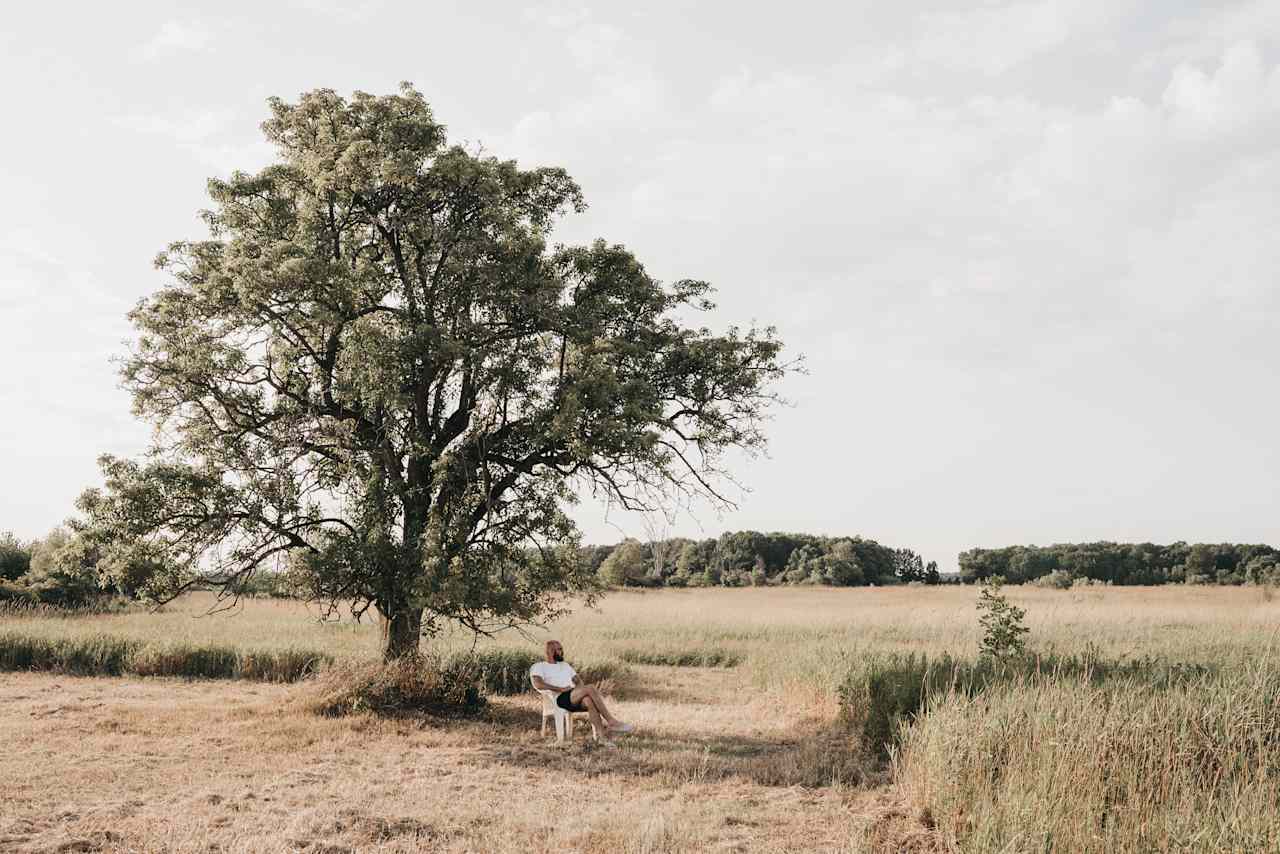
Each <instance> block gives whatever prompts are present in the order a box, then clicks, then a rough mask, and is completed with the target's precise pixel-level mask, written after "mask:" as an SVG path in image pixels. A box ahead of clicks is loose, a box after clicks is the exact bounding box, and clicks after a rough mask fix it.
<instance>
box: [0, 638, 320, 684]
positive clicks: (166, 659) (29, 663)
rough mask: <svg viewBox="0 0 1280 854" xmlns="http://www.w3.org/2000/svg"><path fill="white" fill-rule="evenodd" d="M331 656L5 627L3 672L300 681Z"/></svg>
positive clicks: (0, 649) (0, 647)
mask: <svg viewBox="0 0 1280 854" xmlns="http://www.w3.org/2000/svg"><path fill="white" fill-rule="evenodd" d="M332 661H333V656H331V655H328V654H327V653H323V652H317V651H315V650H302V649H268V650H262V649H252V648H242V647H232V646H218V645H197V644H187V643H174V644H166V643H146V642H143V641H138V640H133V639H131V638H123V637H115V636H111V635H101V634H100V635H87V636H75V637H61V638H60V637H53V638H49V637H41V636H39V635H32V634H27V633H23V632H16V631H3V632H0V671H13V670H41V671H48V672H52V673H67V674H72V675H76V676H179V677H184V678H188V679H251V680H255V681H259V682H296V681H298V680H299V679H302V678H303V677H305V676H306V675H308V674H309V673H312V672H313V671H315V670H316V669H317V668H318V667H320V666H323V665H326V664H329V663H331V662H332Z"/></svg>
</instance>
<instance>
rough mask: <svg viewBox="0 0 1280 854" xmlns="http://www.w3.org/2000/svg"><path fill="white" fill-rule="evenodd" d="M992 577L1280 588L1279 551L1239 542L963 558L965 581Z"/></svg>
mask: <svg viewBox="0 0 1280 854" xmlns="http://www.w3.org/2000/svg"><path fill="white" fill-rule="evenodd" d="M993 575H1000V576H1003V577H1004V579H1005V580H1006V581H1008V582H1010V583H1012V584H1022V583H1025V582H1029V581H1037V580H1038V579H1046V580H1047V581H1049V582H1060V583H1061V584H1062V586H1066V585H1067V584H1069V583H1071V581H1072V580H1074V579H1088V580H1090V581H1094V582H1101V583H1109V584H1171V583H1186V584H1275V583H1280V550H1277V549H1275V548H1272V547H1271V546H1267V545H1241V544H1237V543H1218V544H1212V543H1196V544H1195V545H1188V544H1187V543H1183V542H1178V543H1173V544H1171V545H1167V546H1162V545H1156V544H1154V543H1107V542H1102V543H1062V544H1059V545H1053V546H1007V547H1005V548H1001V549H970V550H969V551H967V552H961V553H960V578H961V580H963V581H964V582H966V583H968V582H974V581H980V580H982V579H984V578H988V577H990V576H993ZM1042 583H1043V582H1042Z"/></svg>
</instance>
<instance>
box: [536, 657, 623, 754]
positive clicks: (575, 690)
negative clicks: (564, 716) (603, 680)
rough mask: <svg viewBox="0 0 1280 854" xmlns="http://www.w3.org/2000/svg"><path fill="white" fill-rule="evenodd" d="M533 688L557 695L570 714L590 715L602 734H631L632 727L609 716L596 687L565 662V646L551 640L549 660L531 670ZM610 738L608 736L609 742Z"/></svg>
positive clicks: (539, 663) (558, 702)
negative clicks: (587, 682)
mask: <svg viewBox="0 0 1280 854" xmlns="http://www.w3.org/2000/svg"><path fill="white" fill-rule="evenodd" d="M529 677H530V679H531V680H532V681H533V687H534V688H537V689H538V690H539V691H553V692H555V693H556V695H557V696H556V705H557V706H559V707H560V708H562V709H564V710H565V711H567V712H586V713H587V715H588V716H590V718H591V727H592V729H594V730H595V731H596V734H597V735H599V734H601V733H602V732H603V733H606V734H607V733H611V732H631V731H633V730H634V729H635V727H633V726H632V725H631V724H624V723H623V722H622V721H620V720H618V719H617V718H615V717H614V716H613V715H611V714H610V713H609V709H608V707H606V706H605V704H604V698H603V697H601V696H600V692H599V691H598V690H596V686H594V685H583V684H582V679H581V677H579V676H578V672H577V671H576V670H574V669H573V667H572V666H570V665H569V664H568V663H567V662H566V661H565V660H564V647H563V646H561V645H560V641H557V640H550V641H547V660H546V661H539V662H538V663H537V664H535V665H533V667H531V668H529ZM608 740H609V739H608V738H607V737H606V738H605V741H606V742H607V741H608Z"/></svg>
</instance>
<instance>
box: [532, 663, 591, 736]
mask: <svg viewBox="0 0 1280 854" xmlns="http://www.w3.org/2000/svg"><path fill="white" fill-rule="evenodd" d="M529 681H530V684H532V682H533V680H532V679H530V680H529ZM533 690H535V691H537V692H538V693H539V694H540V695H542V735H543V737H544V738H545V737H546V735H547V718H551V720H552V721H553V722H554V723H555V727H556V741H557V742H558V743H560V744H563V743H564V742H565V741H572V740H573V716H574V714H578V715H585V714H586V712H573V713H570V712H567V711H565V710H564V709H562V708H560V706H559V705H557V704H556V692H555V691H542V690H539V689H538V688H536V687H535V688H534V689H533ZM591 737H592V738H594V739H595V740H597V741H599V740H600V735H599V733H597V732H596V731H595V727H592V728H591Z"/></svg>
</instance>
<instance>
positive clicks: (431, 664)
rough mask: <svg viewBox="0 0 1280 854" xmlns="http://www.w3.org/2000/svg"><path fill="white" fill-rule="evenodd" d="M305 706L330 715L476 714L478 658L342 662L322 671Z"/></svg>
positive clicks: (480, 698)
mask: <svg viewBox="0 0 1280 854" xmlns="http://www.w3.org/2000/svg"><path fill="white" fill-rule="evenodd" d="M309 694H310V696H309V697H308V698H307V699H306V700H305V701H304V706H305V707H306V708H308V709H309V710H310V711H312V712H314V713H315V714H320V715H325V716H328V717H335V716H342V715H353V714H365V713H368V714H375V715H384V716H396V715H404V714H420V713H423V712H426V713H429V714H434V715H459V714H464V715H465V714H474V713H476V712H478V711H479V710H481V709H483V708H484V706H485V705H486V703H485V698H484V694H483V692H482V691H481V688H480V674H479V671H478V670H477V669H476V660H475V659H474V658H472V657H469V656H459V657H454V658H450V659H447V660H446V659H443V658H441V657H440V656H436V655H430V654H426V655H423V654H418V655H405V656H401V657H399V658H395V659H392V660H390V661H385V662H360V663H356V662H342V663H338V664H335V665H333V666H332V667H329V668H327V669H326V670H324V671H323V672H321V673H320V675H319V677H318V678H317V680H316V682H315V684H314V685H313V686H312V687H311V689H310V692H309Z"/></svg>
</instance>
